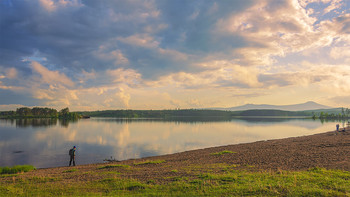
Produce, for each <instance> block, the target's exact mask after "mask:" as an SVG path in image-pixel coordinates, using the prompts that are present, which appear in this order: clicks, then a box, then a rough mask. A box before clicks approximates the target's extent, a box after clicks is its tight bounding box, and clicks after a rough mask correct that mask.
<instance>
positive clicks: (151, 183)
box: [147, 179, 156, 185]
mask: <svg viewBox="0 0 350 197" xmlns="http://www.w3.org/2000/svg"><path fill="white" fill-rule="evenodd" d="M147 184H150V185H155V184H156V181H155V180H152V179H150V180H148V181H147Z"/></svg>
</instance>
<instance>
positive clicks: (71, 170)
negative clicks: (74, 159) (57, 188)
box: [63, 168, 78, 173]
mask: <svg viewBox="0 0 350 197" xmlns="http://www.w3.org/2000/svg"><path fill="white" fill-rule="evenodd" d="M76 171H78V170H77V169H75V168H73V169H69V170H65V171H63V173H69V172H76Z"/></svg>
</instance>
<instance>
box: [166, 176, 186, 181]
mask: <svg viewBox="0 0 350 197" xmlns="http://www.w3.org/2000/svg"><path fill="white" fill-rule="evenodd" d="M186 178H187V177H179V176H171V177H166V178H165V179H169V180H171V181H182V180H184V179H186Z"/></svg>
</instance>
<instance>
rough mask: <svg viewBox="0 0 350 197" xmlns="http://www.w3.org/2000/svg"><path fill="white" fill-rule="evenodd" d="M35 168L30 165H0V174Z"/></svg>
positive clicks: (27, 170)
mask: <svg viewBox="0 0 350 197" xmlns="http://www.w3.org/2000/svg"><path fill="white" fill-rule="evenodd" d="M31 170H35V168H34V166H31V165H17V166H13V167H0V174H17V173H22V172H29V171H31Z"/></svg>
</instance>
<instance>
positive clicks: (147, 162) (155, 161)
mask: <svg viewBox="0 0 350 197" xmlns="http://www.w3.org/2000/svg"><path fill="white" fill-rule="evenodd" d="M165 162H166V161H165V160H154V161H150V160H146V161H143V162H139V163H134V165H135V166H137V165H146V164H161V163H165Z"/></svg>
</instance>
